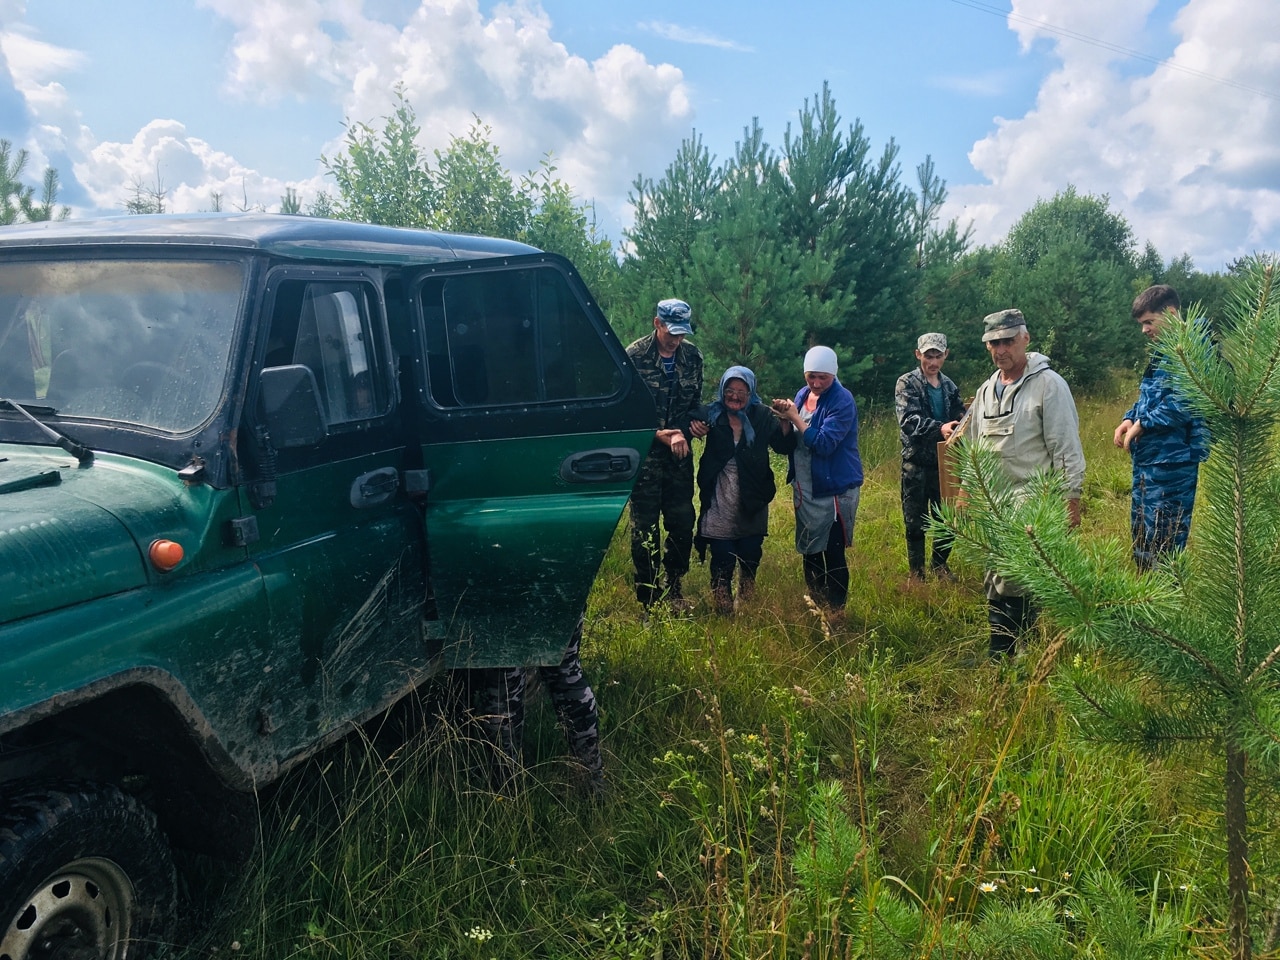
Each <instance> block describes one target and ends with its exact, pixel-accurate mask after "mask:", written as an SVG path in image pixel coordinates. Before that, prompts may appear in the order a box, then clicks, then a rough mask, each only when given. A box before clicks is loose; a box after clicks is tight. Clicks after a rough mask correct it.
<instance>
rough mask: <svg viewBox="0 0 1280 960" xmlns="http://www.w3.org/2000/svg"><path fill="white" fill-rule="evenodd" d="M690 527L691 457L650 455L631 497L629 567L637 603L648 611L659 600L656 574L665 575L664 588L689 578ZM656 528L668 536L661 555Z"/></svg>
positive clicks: (661, 588) (660, 593) (666, 454)
mask: <svg viewBox="0 0 1280 960" xmlns="http://www.w3.org/2000/svg"><path fill="white" fill-rule="evenodd" d="M693 522H694V512H693V456H692V455H690V456H687V457H685V458H684V459H683V460H677V459H675V458H674V457H672V456H671V455H670V454H669V453H666V452H663V451H654V452H653V453H651V454H650V455H649V456H648V457H646V458H645V461H644V466H643V467H642V468H641V470H640V479H639V480H638V481H637V482H636V486H635V489H634V490H633V491H632V493H631V562H632V563H633V564H634V565H635V571H636V599H637V600H639V601H640V602H641V603H643V604H645V605H646V606H648V605H649V604H651V603H655V602H656V601H657V600H658V599H659V598H660V597H661V595H662V592H663V586H662V583H661V582H660V578H659V573H660V569H665V570H666V573H667V582H668V583H670V582H671V581H673V580H674V581H679V579H680V578H681V577H683V576H684V575H685V574H686V573H688V572H689V555H690V553H692V552H693ZM659 523H661V526H662V528H665V532H666V543H665V544H664V545H663V546H665V552H664V551H663V550H660V549H659V545H660V544H662V532H663V530H662V529H660V528H659ZM659 563H661V568H660V567H659Z"/></svg>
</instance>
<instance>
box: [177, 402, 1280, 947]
mask: <svg viewBox="0 0 1280 960" xmlns="http://www.w3.org/2000/svg"><path fill="white" fill-rule="evenodd" d="M1133 389H1134V387H1133V384H1132V382H1126V383H1124V384H1121V385H1118V386H1117V387H1116V388H1115V389H1114V390H1113V391H1112V392H1111V395H1110V396H1106V397H1099V398H1092V399H1084V400H1081V402H1080V412H1081V420H1082V434H1083V436H1084V440H1085V453H1086V457H1087V459H1088V477H1087V482H1086V488H1085V496H1084V520H1083V524H1082V529H1081V535H1082V536H1084V537H1119V538H1123V539H1126V540H1127V537H1128V489H1129V464H1128V458H1127V457H1126V456H1125V455H1124V454H1123V453H1122V452H1120V451H1117V450H1115V449H1114V448H1113V447H1112V445H1111V433H1112V429H1113V428H1114V425H1115V424H1116V422H1118V420H1119V416H1120V414H1121V412H1122V411H1123V410H1124V409H1125V407H1126V406H1127V405H1128V403H1129V401H1130V398H1131V391H1132V390H1133ZM862 431H863V436H862V452H863V459H864V461H865V463H866V466H867V468H868V475H867V481H866V485H865V486H864V488H863V493H862V500H861V505H860V508H859V515H858V519H857V527H856V535H855V544H854V546H853V548H852V549H851V550H850V553H849V558H850V567H851V573H852V583H851V590H850V601H849V608H848V617H847V620H846V621H845V623H844V624H842V625H840V626H839V627H838V628H835V629H833V628H832V627H831V626H830V625H828V624H826V623H825V622H824V621H823V620H822V619H821V618H820V617H819V616H818V615H817V614H816V612H815V611H814V610H813V609H811V608H810V607H809V606H808V605H807V604H806V601H805V598H804V584H803V577H802V575H801V569H800V562H799V558H798V556H797V555H796V553H795V551H794V545H793V540H792V518H791V508H790V498H789V491H787V489H786V488H785V487H782V486H781V484H780V494H779V498H778V500H777V501H776V502H775V505H774V509H773V513H772V521H771V536H770V537H769V538H768V540H767V541H766V546H765V558H764V563H763V565H762V568H761V571H760V577H759V590H758V593H757V596H756V597H755V599H754V600H753V601H752V602H751V603H750V604H749V605H748V606H746V607H745V608H743V609H742V610H740V612H739V614H738V615H737V617H736V618H734V619H724V618H717V617H716V616H715V615H714V614H713V613H712V612H711V610H712V604H711V599H710V595H709V588H708V586H707V571H706V568H705V567H698V566H696V563H695V567H694V570H693V571H692V573H691V574H690V577H689V580H688V586H687V589H686V592H687V593H688V594H689V595H690V596H692V597H694V598H696V599H697V609H696V610H695V611H694V612H693V614H692V615H688V616H680V617H677V616H673V615H670V614H663V615H658V616H655V617H653V618H651V619H650V620H649V621H648V622H647V623H645V622H642V620H641V617H640V612H641V611H640V608H639V606H638V605H637V604H636V602H635V599H634V595H633V593H632V589H631V582H630V561H629V555H628V549H627V530H626V521H625V518H624V521H623V524H622V525H621V526H620V528H619V530H618V532H617V535H616V536H615V539H614V543H613V546H612V548H611V550H610V552H609V555H608V557H607V559H606V562H605V564H604V566H603V569H602V570H601V572H600V576H599V578H598V580H597V583H596V586H595V589H594V591H593V593H592V596H591V600H590V606H589V611H588V618H587V629H586V635H585V641H584V647H583V661H584V664H585V666H586V669H587V672H588V676H589V678H590V680H591V682H592V685H593V687H594V689H595V692H596V695H597V698H598V700H599V703H600V709H601V718H602V728H603V734H604V745H605V755H606V771H607V775H608V788H607V790H606V791H605V792H604V793H603V794H602V795H599V796H592V795H590V794H588V792H587V791H586V790H584V789H583V783H582V781H581V778H580V777H579V776H578V772H577V771H576V770H575V769H574V768H573V766H572V765H571V764H570V763H569V761H568V759H567V752H566V747H565V742H564V738H563V737H562V735H561V734H560V732H559V730H558V729H557V727H556V723H555V718H554V715H553V713H552V710H551V708H550V705H549V703H548V702H547V700H546V698H545V697H544V696H542V695H541V694H540V693H538V692H534V693H533V694H531V697H530V700H529V717H528V722H527V728H526V735H525V761H526V770H525V771H524V773H523V775H522V778H521V780H520V782H519V784H518V788H517V789H507V790H495V789H494V787H493V786H492V785H491V782H490V778H489V777H488V776H487V775H486V770H487V768H488V756H487V754H488V748H487V746H486V745H485V744H483V743H480V742H477V741H476V740H475V738H474V737H473V736H472V735H471V734H470V733H469V732H468V727H467V725H466V723H465V722H464V720H463V719H462V716H461V711H460V710H459V709H457V707H456V705H455V701H456V697H455V696H454V695H453V694H452V689H451V687H450V686H449V684H448V683H447V682H446V681H445V680H442V681H441V682H440V683H438V684H435V685H433V688H432V690H431V691H430V692H429V696H427V697H425V698H424V699H423V701H422V703H421V706H420V708H419V710H418V711H417V713H416V715H414V716H407V715H401V716H399V717H397V718H395V719H394V720H391V721H388V724H387V729H385V730H382V731H377V730H375V731H370V733H369V734H368V735H367V736H365V737H363V738H353V739H352V740H351V741H350V742H348V743H347V744H345V745H344V746H343V747H342V748H340V749H338V750H336V751H334V752H332V753H330V754H328V755H326V756H325V757H324V758H323V759H322V760H321V761H319V762H317V763H315V764H313V765H312V766H311V767H310V768H309V769H307V770H306V771H304V772H303V773H302V774H300V775H298V776H296V777H294V778H292V779H291V780H290V782H288V783H286V784H285V785H284V786H283V787H282V788H280V789H279V790H277V791H275V792H273V793H272V794H271V795H270V796H267V797H264V798H263V802H262V807H261V810H262V815H261V831H262V843H261V849H260V851H259V852H258V853H257V854H256V855H255V857H254V859H253V860H252V861H251V862H250V863H248V864H247V865H245V866H244V867H243V868H237V869H235V870H234V871H229V870H228V869H227V868H224V867H221V866H219V865H217V864H214V863H208V864H198V865H197V875H203V876H204V877H205V880H204V881H203V882H193V891H192V899H193V901H194V909H195V912H196V920H195V922H194V923H193V924H192V925H191V929H190V930H189V931H188V932H187V934H186V935H185V936H184V938H183V939H184V944H183V946H182V947H180V948H178V949H177V950H176V951H175V952H174V955H176V956H188V957H197V956H199V957H208V956H210V955H217V956H228V955H231V956H237V957H239V956H243V957H253V958H263V960H268V958H270V960H282V958H295V957H296V958H353V960H356V958H358V960H364V958H380V960H409V958H414V960H417V958H424V960H425V958H441V960H443V958H468V960H489V958H504V960H510V958H525V957H529V958H544V957H545V958H599V960H614V958H616V960H639V958H646V960H685V958H725V960H729V958H733V960H737V958H743V960H748V958H766V957H767V958H782V957H796V958H831V960H835V958H851V957H876V958H886V960H887V958H923V957H938V958H942V957H947V958H968V957H975V958H977V957H983V958H988V957H990V958H1000V957H1010V958H1012V957H1035V958H1052V957H1059V956H1061V957H1068V956H1070V957H1075V956H1084V957H1108V958H1112V957H1126V958H1128V957H1135V958H1136V957H1144V958H1166V957H1168V958H1177V957H1202V956H1214V955H1216V954H1217V952H1218V951H1219V949H1220V944H1221V940H1222V930H1221V918H1222V917H1223V916H1224V915H1225V909H1226V907H1225V903H1226V900H1225V894H1224V890H1223V886H1224V876H1223V870H1222V840H1221V833H1222V828H1221V821H1220V814H1219V807H1220V803H1221V801H1220V793H1221V788H1220V784H1221V781H1222V773H1221V764H1220V761H1219V760H1218V758H1217V757H1215V756H1213V755H1212V754H1209V753H1205V754H1203V755H1199V756H1197V755H1194V754H1187V753H1183V754H1179V755H1177V756H1176V757H1168V758H1157V759H1151V758H1147V757H1141V756H1134V755H1127V754H1121V753H1117V752H1115V751H1113V750H1111V749H1108V748H1103V747H1099V746H1091V745H1087V744H1083V743H1080V742H1078V740H1077V739H1076V738H1075V737H1073V727H1072V723H1071V722H1070V720H1069V718H1068V717H1067V716H1066V714H1065V713H1064V712H1063V711H1062V710H1061V709H1060V708H1059V707H1058V706H1057V705H1056V703H1055V702H1054V700H1053V698H1052V697H1051V695H1050V694H1049V693H1048V691H1047V690H1046V689H1045V688H1044V686H1043V684H1042V683H1041V680H1042V679H1043V677H1044V675H1045V674H1046V672H1047V671H1048V670H1049V669H1050V668H1051V666H1052V662H1051V661H1052V659H1053V658H1055V657H1056V658H1070V657H1074V656H1077V655H1078V654H1077V653H1076V652H1075V651H1073V650H1072V649H1070V648H1069V647H1063V646H1061V645H1055V644H1053V643H1052V640H1053V628H1052V625H1051V624H1042V627H1041V630H1042V634H1041V637H1040V639H1039V640H1038V641H1037V642H1035V643H1033V644H1032V646H1031V648H1030V649H1029V650H1028V652H1027V654H1026V655H1025V656H1024V657H1022V658H1020V659H1019V660H1017V661H1014V662H1011V663H1009V664H1006V665H1004V666H1000V667H997V666H993V665H990V664H988V663H987V662H986V658H985V654H986V643H987V626H986V616H985V605H984V602H983V599H982V594H981V587H980V574H979V572H978V571H977V570H974V569H968V568H965V567H963V566H959V567H958V569H957V572H958V573H959V574H960V580H959V582H958V583H954V584H952V583H936V582H933V581H929V582H928V583H926V584H924V585H922V586H916V587H913V588H909V587H908V586H907V578H906V573H907V569H906V555H905V546H904V541H903V533H902V517H901V511H900V507H899V502H898V446H897V429H896V424H894V422H893V419H892V412H891V410H890V409H889V408H887V407H886V408H884V409H881V410H872V411H870V412H867V411H864V419H863V424H862ZM779 467H780V469H781V464H779ZM1193 537H1194V528H1193ZM1046 650H1047V651H1049V653H1048V654H1046ZM1046 661H1048V662H1046ZM975 664H976V665H975ZM1100 668H1101V669H1114V668H1115V665H1108V664H1105V663H1104V664H1100ZM406 728H407V729H408V730H409V732H410V736H409V739H408V741H407V742H405V741H404V739H403V737H402V736H401V733H402V731H403V730H404V729H406ZM1267 799H1268V800H1269V798H1267ZM1254 807H1255V808H1254V809H1253V811H1252V816H1253V822H1252V823H1251V830H1252V836H1253V840H1254V847H1253V857H1254V860H1253V862H1252V864H1251V868H1252V872H1253V881H1254V894H1255V909H1254V913H1255V915H1256V916H1257V917H1258V918H1259V922H1260V923H1261V924H1262V925H1261V926H1259V927H1258V928H1257V929H1255V931H1254V938H1255V939H1254V942H1255V946H1256V947H1257V948H1261V947H1263V946H1264V945H1265V943H1266V941H1267V940H1268V933H1269V931H1268V929H1267V928H1266V925H1265V921H1266V920H1268V918H1269V914H1267V913H1266V910H1265V909H1264V908H1266V907H1269V906H1272V905H1274V904H1275V902H1276V897H1277V888H1276V884H1275V883H1274V881H1273V877H1274V875H1275V864H1276V858H1277V851H1276V847H1275V842H1274V840H1273V839H1272V836H1273V834H1274V820H1275V819H1276V817H1275V815H1274V814H1273V812H1272V811H1273V810H1274V809H1275V805H1274V804H1273V803H1271V802H1256V803H1255V804H1254ZM201 867H203V870H201V869H200V868H201ZM1259 952H1261V951H1259Z"/></svg>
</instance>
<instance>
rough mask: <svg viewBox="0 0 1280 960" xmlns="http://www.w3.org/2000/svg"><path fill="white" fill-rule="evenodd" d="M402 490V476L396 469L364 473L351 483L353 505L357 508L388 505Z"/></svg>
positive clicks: (382, 468) (380, 469) (385, 468)
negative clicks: (397, 492) (398, 491)
mask: <svg viewBox="0 0 1280 960" xmlns="http://www.w3.org/2000/svg"><path fill="white" fill-rule="evenodd" d="M399 489H400V474H399V472H398V471H397V470H396V468H395V467H381V468H379V469H377V470H371V471H370V472H369V473H362V474H361V475H360V476H358V477H356V478H355V480H354V481H352V483H351V505H352V506H353V507H356V508H360V507H376V506H377V505H378V504H380V503H386V502H387V501H388V500H390V499H391V498H392V497H394V496H395V495H396V491H397V490H399Z"/></svg>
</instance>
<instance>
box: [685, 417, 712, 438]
mask: <svg viewBox="0 0 1280 960" xmlns="http://www.w3.org/2000/svg"><path fill="white" fill-rule="evenodd" d="M689 432H690V433H692V434H693V435H694V436H695V437H697V438H698V439H699V440H701V439H702V438H703V437H705V436H706V435H707V434H708V433H710V432H711V427H710V426H709V425H708V424H707V422H706V421H705V420H690V421H689Z"/></svg>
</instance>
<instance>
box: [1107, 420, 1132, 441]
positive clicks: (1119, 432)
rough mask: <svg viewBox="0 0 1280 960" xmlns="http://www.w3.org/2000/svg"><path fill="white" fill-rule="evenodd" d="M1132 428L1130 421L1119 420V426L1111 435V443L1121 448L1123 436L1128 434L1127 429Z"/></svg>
mask: <svg viewBox="0 0 1280 960" xmlns="http://www.w3.org/2000/svg"><path fill="white" fill-rule="evenodd" d="M1132 426H1133V421H1132V420H1121V421H1120V426H1118V427H1116V432H1115V433H1113V434H1112V435H1111V442H1112V443H1114V444H1115V445H1116V446H1117V447H1123V446H1124V438H1125V435H1126V434H1128V432H1129V428H1130V427H1132Z"/></svg>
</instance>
